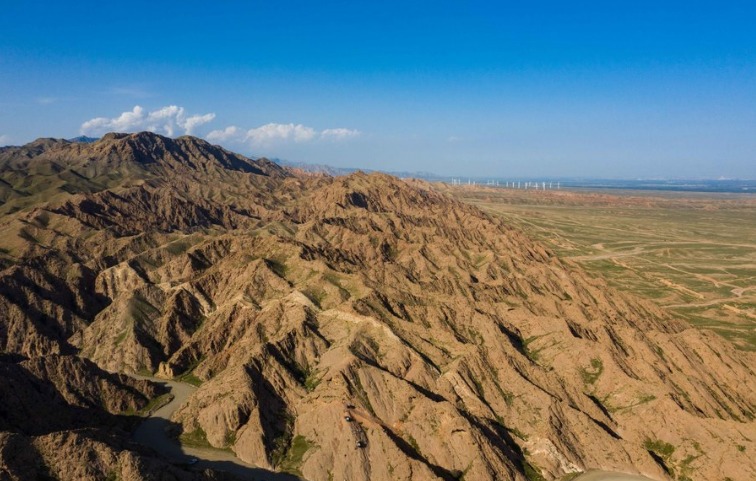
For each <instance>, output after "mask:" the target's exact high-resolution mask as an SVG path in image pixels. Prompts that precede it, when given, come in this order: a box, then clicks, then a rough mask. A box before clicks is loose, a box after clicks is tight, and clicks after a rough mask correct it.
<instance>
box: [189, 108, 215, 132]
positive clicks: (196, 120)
mask: <svg viewBox="0 0 756 481" xmlns="http://www.w3.org/2000/svg"><path fill="white" fill-rule="evenodd" d="M214 118H215V114H213V113H210V114H205V115H192V116H190V117H187V118H186V119H185V120H184V122H183V124H181V126H182V127H183V128H184V131H185V132H186V135H192V133H194V128H195V127H199V126H200V125H203V124H206V123H208V122H211V121H212V120H213V119H214Z"/></svg>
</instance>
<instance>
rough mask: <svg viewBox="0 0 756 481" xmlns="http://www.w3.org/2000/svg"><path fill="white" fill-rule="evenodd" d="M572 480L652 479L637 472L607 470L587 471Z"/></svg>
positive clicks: (622, 480)
mask: <svg viewBox="0 0 756 481" xmlns="http://www.w3.org/2000/svg"><path fill="white" fill-rule="evenodd" d="M573 481H654V480H653V479H651V478H647V477H645V476H640V475H637V474H625V473H612V472H609V471H587V472H585V473H583V474H581V475H580V476H578V477H577V478H575V479H574V480H573Z"/></svg>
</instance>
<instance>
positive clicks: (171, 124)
mask: <svg viewBox="0 0 756 481" xmlns="http://www.w3.org/2000/svg"><path fill="white" fill-rule="evenodd" d="M214 118H215V114H214V113H209V114H203V115H190V116H188V117H187V116H186V110H185V109H184V108H183V107H179V106H177V105H168V106H165V107H162V108H159V109H157V110H153V111H152V112H145V110H144V109H143V108H142V107H141V106H139V105H137V106H135V107H134V108H133V109H132V110H131V111H129V112H123V113H122V114H121V115H119V116H118V117H114V118H107V117H97V118H94V119H91V120H87V121H86V122H84V123H83V124H81V129H80V132H81V134H82V135H100V134H103V133H105V132H110V131H116V132H134V131H140V130H149V131H150V132H156V133H161V134H165V135H168V136H171V137H172V136H173V135H174V134H175V133H176V130H177V129H181V130H183V133H184V134H186V135H191V134H192V133H193V132H194V129H195V128H197V127H199V126H200V125H203V124H206V123H208V122H210V121H211V120H213V119H214Z"/></svg>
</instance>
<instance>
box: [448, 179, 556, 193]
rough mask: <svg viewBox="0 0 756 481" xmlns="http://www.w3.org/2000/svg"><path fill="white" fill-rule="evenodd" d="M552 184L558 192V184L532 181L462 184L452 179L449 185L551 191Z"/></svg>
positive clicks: (470, 181) (494, 181) (468, 181)
mask: <svg viewBox="0 0 756 481" xmlns="http://www.w3.org/2000/svg"><path fill="white" fill-rule="evenodd" d="M554 184H556V189H557V190H559V189H561V188H562V185H561V183H560V182H544V181H541V182H540V183H539V182H533V181H520V180H518V181H505V182H504V183H503V184H502V183H500V182H499V181H498V180H488V181H486V183H485V184H484V183H482V182H480V183H478V182H476V181H474V180H472V179H467V182H464V181H463V180H462V179H457V178H453V179H452V180H451V185H488V186H494V187H504V188H507V189H535V190H547V189H549V190H551V189H554Z"/></svg>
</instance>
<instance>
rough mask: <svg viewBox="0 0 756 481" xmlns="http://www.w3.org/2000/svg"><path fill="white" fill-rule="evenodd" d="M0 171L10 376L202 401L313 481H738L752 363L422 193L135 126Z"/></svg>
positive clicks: (747, 469)
mask: <svg viewBox="0 0 756 481" xmlns="http://www.w3.org/2000/svg"><path fill="white" fill-rule="evenodd" d="M14 149H15V150H14ZM77 176H78V177H77ZM74 178H75V179H79V178H81V180H75V181H72V180H69V179H74ZM0 179H2V181H3V182H4V184H3V185H7V187H4V189H5V190H3V199H4V204H3V205H2V207H0V211H2V212H6V213H7V214H6V215H5V216H4V217H3V219H2V221H0V228H2V232H3V235H2V239H0V241H1V242H0V244H2V245H0V247H2V251H0V263H2V264H0V265H2V266H3V270H2V273H0V348H2V349H3V351H4V352H6V353H13V354H16V355H19V356H23V357H24V358H28V360H25V361H23V362H22V363H21V364H25V363H26V364H29V363H30V364H29V366H35V367H34V368H33V369H32V368H31V367H24V369H26V371H28V372H29V376H38V375H40V374H39V373H47V372H56V371H55V369H54V368H50V367H47V368H45V367H44V365H45V362H46V361H40V360H39V359H40V358H41V359H48V358H53V357H54V358H55V359H72V358H76V359H78V358H77V357H76V356H79V357H81V358H84V359H88V360H91V361H92V362H93V363H95V364H96V365H97V366H99V369H104V370H107V371H111V372H126V373H147V372H149V373H156V374H157V375H159V376H163V377H179V378H183V379H188V380H191V381H193V382H195V383H198V384H199V383H201V385H200V387H199V389H198V390H197V391H196V392H195V394H194V395H193V396H192V397H191V398H190V400H189V402H188V403H187V404H186V405H185V406H184V408H183V409H181V410H180V411H178V412H177V413H176V415H175V421H176V422H178V423H180V424H181V426H182V428H183V430H184V432H185V433H187V434H191V435H192V436H193V437H194V438H195V439H196V438H201V439H206V441H207V443H208V444H209V445H211V446H215V447H219V448H228V449H231V450H233V451H234V452H235V453H236V455H237V456H238V457H239V458H241V459H243V460H244V461H247V462H250V463H254V464H257V465H259V466H262V467H266V468H271V469H276V470H286V471H289V472H293V473H297V474H298V475H300V476H302V477H303V478H305V479H308V480H312V481H316V480H317V481H320V480H323V481H326V480H330V479H349V480H382V479H385V480H395V479H397V480H401V479H406V480H425V479H444V480H451V479H462V478H464V479H469V480H473V479H474V480H494V479H497V480H498V479H516V480H522V479H525V478H526V477H528V478H530V479H538V478H537V477H538V476H542V477H544V478H546V479H559V478H561V477H562V476H564V475H566V474H569V473H572V472H576V471H581V470H584V469H589V468H604V469H611V470H621V471H628V472H641V473H644V474H646V475H648V476H651V477H654V478H657V479H669V478H674V479H680V480H684V479H707V480H717V479H721V480H723V481H724V480H726V479H728V478H729V479H732V480H748V479H752V478H753V477H756V464H754V461H753V460H752V457H753V456H752V453H753V452H754V450H755V449H756V443H754V436H755V435H756V434H755V431H756V429H755V426H756V424H755V423H754V412H756V394H754V393H756V376H755V375H754V371H753V366H754V365H756V364H755V363H754V356H753V354H749V353H744V352H740V351H736V350H734V349H733V348H732V347H731V346H730V345H729V344H728V343H727V342H725V341H723V340H722V339H720V338H718V337H717V336H716V335H714V334H711V333H708V332H704V331H699V330H695V329H692V328H691V327H690V326H688V325H687V324H685V323H683V322H681V321H678V320H675V319H672V318H670V317H669V316H668V315H667V314H666V313H664V312H662V311H661V310H660V309H658V308H657V307H656V306H655V305H653V304H651V303H648V302H645V301H643V300H640V299H637V298H635V297H632V296H629V295H626V294H624V293H621V292H617V291H613V290H612V289H610V288H608V287H607V286H606V285H605V284H604V283H603V282H602V281H600V280H597V279H592V278H590V277H588V276H587V275H586V274H585V273H584V272H582V271H581V270H580V269H579V268H578V267H576V266H575V265H573V264H571V263H565V262H563V261H561V260H559V259H557V258H556V257H555V256H554V255H553V254H552V253H551V252H549V251H548V250H546V249H544V248H543V247H542V246H541V245H539V244H537V243H534V242H532V241H531V240H530V239H528V238H526V237H525V236H524V235H523V234H521V233H520V232H519V231H516V230H514V229H512V228H510V227H509V226H508V225H507V223H506V221H505V220H502V219H500V218H494V217H491V216H489V215H487V214H485V213H483V212H481V211H480V210H478V209H476V208H473V207H471V206H468V205H465V204H461V203H459V202H456V201H454V200H452V199H450V198H448V197H446V196H444V195H442V194H440V193H438V192H436V191H434V189H433V188H432V186H430V185H428V184H425V183H420V182H412V181H409V182H404V181H400V180H398V179H395V178H392V177H389V176H385V175H380V174H371V175H365V174H361V173H357V174H353V175H350V176H348V177H343V178H335V179H334V178H329V177H319V176H314V177H307V176H298V175H293V174H291V173H290V172H287V171H284V170H282V169H280V168H279V167H277V166H276V165H275V164H272V163H269V162H266V161H264V160H262V161H253V160H249V159H246V158H244V157H241V156H237V155H235V154H231V153H228V152H226V151H224V150H222V149H220V148H218V147H215V146H211V145H209V144H207V143H205V142H203V141H201V140H198V139H194V138H189V137H182V138H179V139H175V140H173V139H167V138H164V137H160V136H157V135H154V134H147V133H142V134H134V135H124V134H111V135H108V136H106V137H104V138H103V139H102V140H100V141H99V142H96V143H93V144H71V143H67V142H62V141H52V140H46V141H38V142H36V143H33V144H30V145H29V146H24V147H21V148H12V149H8V148H6V149H0ZM53 355H58V356H53ZM81 362H88V361H81ZM40 363H41V364H40ZM33 373H36V374H33ZM42 376H44V374H42ZM79 391H81V392H80V393H79V392H78V391H77V394H76V395H81V396H84V397H86V395H87V393H89V394H91V393H92V392H93V391H92V390H91V389H90V388H88V387H84V386H82V387H80V388H79ZM69 395H72V394H71V393H69ZM105 397H107V398H108V399H110V398H111V397H113V395H111V394H106V395H105ZM108 402H111V403H113V402H116V401H108ZM120 407H121V406H120V405H119V408H120ZM347 417H349V419H350V420H347V419H346V418H347ZM73 435H74V434H71V433H70V431H68V430H65V429H64V430H61V431H56V433H55V435H54V436H53V438H50V439H49V440H48V441H49V442H50V443H52V445H55V446H57V447H58V448H60V449H64V450H65V449H68V450H73V451H75V450H76V449H75V448H73V447H72V444H71V442H72V441H71V438H70V436H73ZM76 435H78V434H76ZM14 436H15V437H14ZM17 436H18V434H8V435H6V437H5V438H3V439H4V441H3V442H4V443H5V444H3V445H2V446H3V448H2V449H3V452H9V451H8V449H13V446H16V445H17V444H14V443H19V442H21V441H19V440H18V439H17ZM49 436H52V434H51V435H48V437H49ZM67 436H68V437H67ZM46 442H47V441H46ZM96 442H97V441H96V439H94V438H93V440H92V443H96ZM358 443H359V446H360V447H357V446H358ZM112 452H113V453H114V454H113V455H114V456H120V455H121V454H119V453H121V452H120V451H118V448H117V447H116V448H113V450H112ZM3 456H5V455H3ZM3 459H7V457H4V458H3ZM59 461H60V462H61V463H63V464H65V459H64V458H61V459H60V460H59ZM51 462H52V463H53V464H55V463H57V462H58V460H51ZM156 462H157V461H156ZM134 476H135V477H134V478H133V479H141V478H139V477H138V475H134ZM63 478H66V479H78V478H71V477H66V476H63V477H61V479H63ZM145 479H146V478H145Z"/></svg>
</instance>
